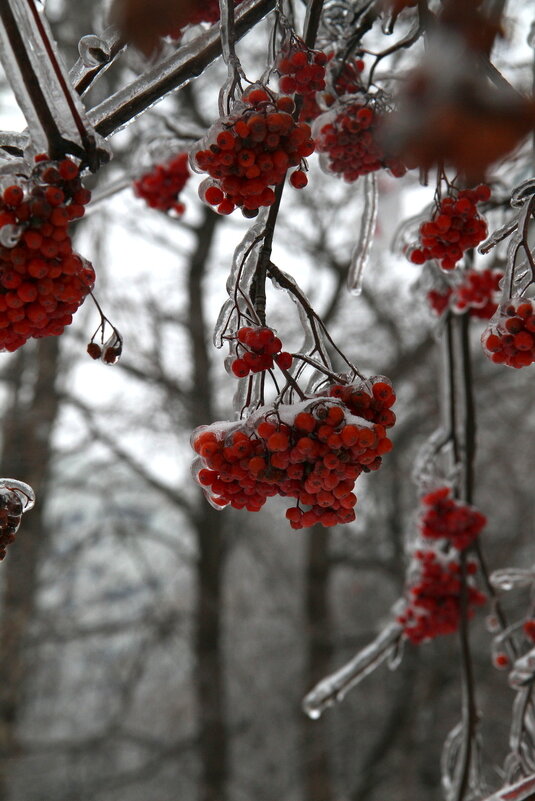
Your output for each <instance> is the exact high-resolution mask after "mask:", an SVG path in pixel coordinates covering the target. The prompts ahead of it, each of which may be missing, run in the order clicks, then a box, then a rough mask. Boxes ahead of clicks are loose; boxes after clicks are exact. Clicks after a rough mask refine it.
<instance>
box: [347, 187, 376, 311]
mask: <svg viewBox="0 0 535 801" xmlns="http://www.w3.org/2000/svg"><path fill="white" fill-rule="evenodd" d="M362 186H363V196H364V211H363V213H362V219H361V223H360V231H359V237H358V240H357V242H356V243H355V246H354V247H353V250H352V252H351V257H350V260H349V270H348V272H347V288H348V290H349V291H350V292H351V293H352V294H353V295H360V293H361V292H362V281H363V278H364V271H365V270H366V267H367V265H368V261H369V259H370V252H371V249H372V245H373V237H374V234H375V229H376V227H377V208H378V199H379V189H378V183H377V173H375V172H369V173H367V174H366V175H365V176H364V178H363V181H362Z"/></svg>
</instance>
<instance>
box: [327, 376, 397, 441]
mask: <svg viewBox="0 0 535 801" xmlns="http://www.w3.org/2000/svg"><path fill="white" fill-rule="evenodd" d="M366 384H368V387H367V386H366V385H365V384H359V385H351V386H347V385H344V384H334V385H333V386H331V387H330V388H329V391H328V394H329V396H330V397H331V398H339V399H340V400H341V401H342V403H343V404H344V406H346V407H347V408H348V409H349V411H350V412H351V414H353V415H355V416H356V417H362V418H363V419H364V420H368V421H369V422H370V423H378V424H379V425H382V426H384V427H385V428H391V427H392V426H393V425H394V423H395V422H396V415H395V414H394V412H393V411H392V408H391V407H392V406H393V405H394V403H395V402H396V395H395V392H394V390H393V389H392V387H391V385H390V384H389V383H388V382H387V381H385V380H384V378H383V377H382V376H374V377H373V378H371V379H369V381H368V382H366ZM368 388H369V389H370V390H371V391H368Z"/></svg>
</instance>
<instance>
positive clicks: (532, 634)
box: [522, 618, 535, 642]
mask: <svg viewBox="0 0 535 801" xmlns="http://www.w3.org/2000/svg"><path fill="white" fill-rule="evenodd" d="M522 630H523V632H524V634H525V635H526V637H527V638H528V640H531V642H535V620H534V619H533V618H530V619H529V620H526V621H524V624H523V626H522Z"/></svg>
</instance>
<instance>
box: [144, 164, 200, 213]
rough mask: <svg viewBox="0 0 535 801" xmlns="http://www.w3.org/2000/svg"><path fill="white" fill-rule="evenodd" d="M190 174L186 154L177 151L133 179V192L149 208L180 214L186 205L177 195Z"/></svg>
mask: <svg viewBox="0 0 535 801" xmlns="http://www.w3.org/2000/svg"><path fill="white" fill-rule="evenodd" d="M190 175H191V173H190V170H189V167H188V154H187V153H179V154H178V155H177V156H174V158H172V159H171V161H169V162H168V163H167V164H157V165H156V166H155V167H154V168H153V169H152V170H151V171H150V172H147V173H145V175H142V176H141V178H139V179H138V180H137V181H134V192H135V194H136V195H137V197H140V198H143V200H144V201H145V202H146V203H147V205H148V206H150V208H151V209H158V210H159V211H164V212H168V211H174V212H175V214H177V215H178V216H182V214H184V212H185V210H186V207H185V206H184V204H183V203H182V202H181V201H180V200H179V195H180V193H181V192H182V190H183V189H184V186H185V185H186V182H187V180H188V178H189V177H190Z"/></svg>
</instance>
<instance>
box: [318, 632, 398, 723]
mask: <svg viewBox="0 0 535 801" xmlns="http://www.w3.org/2000/svg"><path fill="white" fill-rule="evenodd" d="M401 634H402V628H401V626H400V625H399V623H396V622H392V623H389V625H388V626H386V628H384V629H383V631H382V632H381V633H380V634H379V635H378V636H377V637H376V639H375V640H374V641H373V642H371V643H370V644H369V645H368V646H367V647H366V648H364V649H363V650H362V651H359V652H358V654H357V655H356V656H355V657H353V659H352V660H351V661H350V662H348V663H347V664H346V665H344V666H343V667H341V668H340V669H339V670H337V671H336V672H335V673H332V674H331V675H330V676H327V677H326V678H325V679H322V680H321V681H320V682H319V683H318V684H316V686H315V687H314V688H313V689H312V690H311V691H310V692H309V693H308V695H307V696H306V697H305V699H304V701H303V709H304V711H305V712H306V714H307V715H308V716H309V717H310V718H312V719H313V720H315V719H317V718H319V717H320V715H321V714H322V712H324V711H325V710H326V709H327V708H328V707H329V706H333V704H334V703H336V702H337V701H342V700H343V699H344V698H345V696H346V694H347V693H348V692H349V690H351V689H352V688H353V687H355V686H356V685H357V684H359V683H360V682H361V681H362V680H363V679H365V678H366V676H368V675H369V674H370V673H372V672H373V671H374V670H375V668H376V667H378V666H379V665H380V664H381V662H384V661H385V660H386V659H387V658H388V657H389V656H391V655H392V654H393V653H394V652H395V650H396V648H397V647H398V645H399V642H400V639H401Z"/></svg>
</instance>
